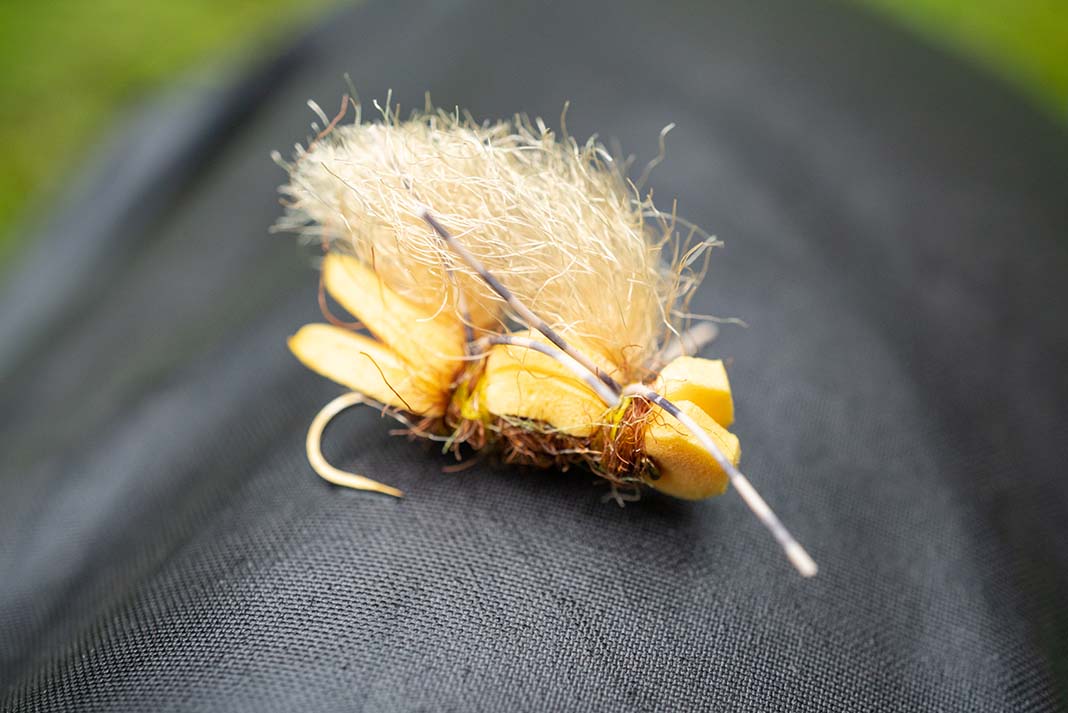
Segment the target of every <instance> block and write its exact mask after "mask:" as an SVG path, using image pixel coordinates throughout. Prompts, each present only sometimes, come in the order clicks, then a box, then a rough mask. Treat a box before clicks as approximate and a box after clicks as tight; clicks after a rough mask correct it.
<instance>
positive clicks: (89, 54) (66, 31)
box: [0, 0, 1068, 264]
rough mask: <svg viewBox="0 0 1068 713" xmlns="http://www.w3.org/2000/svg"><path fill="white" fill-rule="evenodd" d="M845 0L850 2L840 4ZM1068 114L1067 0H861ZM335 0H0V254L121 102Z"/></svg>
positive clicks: (261, 47)
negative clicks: (1, 155) (0, 150)
mask: <svg viewBox="0 0 1068 713" xmlns="http://www.w3.org/2000/svg"><path fill="white" fill-rule="evenodd" d="M841 1H843V2H846V1H848V0H841ZM855 1H856V2H859V3H861V4H864V5H867V6H869V7H870V8H871V11H873V12H877V13H881V14H884V15H886V16H887V17H889V18H891V19H892V21H895V22H899V23H901V24H903V25H905V26H906V27H908V28H910V29H911V30H913V31H915V32H916V33H918V34H920V35H922V36H924V37H926V38H927V39H928V41H930V42H934V43H937V44H941V45H944V46H947V47H949V48H951V49H952V50H953V51H955V52H957V53H959V54H961V55H962V56H965V57H967V58H969V59H970V60H971V61H974V62H976V63H979V64H981V65H983V66H985V67H986V69H987V70H988V71H991V72H993V73H996V74H999V75H1001V76H1003V77H1005V78H1006V79H1007V80H1009V81H1010V82H1013V83H1015V84H1016V85H1017V86H1019V87H1020V88H1021V89H1022V90H1023V91H1024V93H1025V95H1026V96H1029V97H1030V98H1031V100H1032V101H1034V102H1035V103H1037V104H1038V105H1039V106H1042V107H1043V108H1044V109H1046V110H1047V111H1049V112H1050V113H1052V114H1053V115H1054V116H1055V117H1057V119H1058V120H1059V121H1064V120H1065V119H1066V118H1068V2H1065V1H1064V0H1017V1H1015V2H1013V1H1012V0H1000V1H999V0H970V1H963V0H855ZM328 4H330V0H214V1H213V0H180V1H175V2H171V1H169V0H140V1H138V0H94V1H93V2H87V1H86V0H50V1H48V2H38V3H34V2H8V3H2V4H0V97H3V101H0V146H3V147H4V161H3V162H2V163H0V264H3V263H4V262H6V261H9V260H10V259H11V258H12V256H13V255H15V254H16V253H17V251H18V249H19V247H20V246H21V245H22V244H23V242H24V241H20V232H21V231H19V230H18V227H17V226H19V225H20V224H22V223H23V222H24V221H25V219H26V218H27V217H28V216H31V215H34V214H44V213H46V212H47V210H48V201H49V198H50V197H51V196H54V195H56V194H57V192H58V191H59V190H60V188H61V187H62V185H63V184H64V181H65V179H66V178H67V177H68V176H70V175H71V174H73V173H74V172H76V171H77V170H78V166H79V164H80V162H81V161H82V160H83V158H84V157H85V155H86V153H87V150H88V148H89V147H91V146H92V145H93V144H94V142H95V141H96V140H97V139H98V138H99V137H101V136H102V135H103V134H104V133H105V132H106V129H107V127H108V126H109V125H110V124H112V123H113V122H115V120H116V118H117V117H119V116H120V115H121V112H122V111H123V110H124V109H127V108H129V107H131V106H133V105H135V104H136V102H137V101H138V100H139V99H141V98H143V97H145V96H147V95H149V94H150V93H151V92H152V91H153V90H156V89H158V88H159V87H160V86H161V85H163V84H165V83H166V82H167V81H168V80H173V79H174V78H176V77H181V76H183V75H185V74H186V73H188V72H190V71H191V70H193V69H194V68H207V71H208V72H209V75H210V71H211V69H210V68H212V67H217V68H218V67H225V66H228V65H232V64H233V63H234V62H241V61H250V60H251V59H253V58H254V57H255V56H257V55H259V54H262V53H264V52H268V51H270V49H271V48H272V47H274V46H276V45H277V44H278V43H280V42H284V41H285V40H286V38H287V37H288V36H291V35H292V33H293V32H294V27H299V26H301V25H302V24H304V23H307V22H311V21H313V20H314V18H315V16H317V15H318V14H319V13H320V12H321V11H322V9H323V7H325V6H327V5H328Z"/></svg>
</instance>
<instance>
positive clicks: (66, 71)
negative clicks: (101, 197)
mask: <svg viewBox="0 0 1068 713" xmlns="http://www.w3.org/2000/svg"><path fill="white" fill-rule="evenodd" d="M329 4H331V0H173V1H170V0H140V1H138V0H93V1H92V2H86V0H46V1H45V2H15V1H10V0H9V1H7V2H0V97H2V98H3V100H2V101H0V146H3V147H4V161H3V162H2V163H0V264H3V263H4V262H6V261H7V260H8V259H10V257H11V256H12V254H13V253H14V252H15V247H16V245H19V244H20V242H21V241H20V240H19V236H18V235H16V234H15V232H14V231H15V229H16V225H17V224H18V221H19V220H20V219H21V218H23V217H24V216H25V213H26V212H27V210H28V209H30V210H32V212H35V213H41V212H44V211H46V210H47V206H45V205H43V202H44V200H45V199H47V197H48V196H50V195H54V194H55V193H56V192H57V191H59V190H60V188H61V187H62V185H63V184H64V182H65V181H66V179H67V177H68V176H69V175H70V174H71V173H72V172H74V171H76V170H77V169H78V167H79V164H80V162H81V160H82V159H83V158H84V156H85V154H86V152H87V148H88V147H90V146H91V145H92V144H93V142H94V141H95V140H97V139H99V138H100V137H101V136H102V135H103V134H104V132H105V130H106V128H107V127H108V125H109V124H111V123H112V122H113V121H114V120H115V117H116V115H117V113H118V112H121V111H123V110H124V109H126V108H128V107H130V106H131V105H133V104H134V103H136V101H137V100H138V99H141V98H144V97H145V96H147V95H149V94H150V93H151V92H152V91H153V90H155V89H157V88H158V87H160V86H161V85H163V84H165V83H166V82H167V81H168V80H171V79H173V78H175V77H177V76H181V74H182V73H184V72H188V71H191V70H192V69H193V68H195V67H199V66H202V65H204V64H205V63H212V62H220V63H221V62H225V61H229V60H233V61H241V60H249V59H251V58H252V57H253V56H254V55H255V54H257V53H258V52H260V51H263V50H266V49H269V48H270V47H271V46H272V44H273V43H274V42H276V41H284V40H285V37H284V36H283V33H284V32H285V31H286V30H289V31H290V32H292V30H293V28H294V26H298V27H299V25H300V23H301V22H307V21H311V20H312V18H313V17H314V16H315V15H316V14H318V13H319V12H321V10H322V8H323V7H324V6H327V5H329Z"/></svg>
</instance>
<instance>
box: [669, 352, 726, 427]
mask: <svg viewBox="0 0 1068 713" xmlns="http://www.w3.org/2000/svg"><path fill="white" fill-rule="evenodd" d="M658 386H659V388H658V391H659V392H660V393H661V394H663V395H664V396H665V397H667V398H668V399H669V400H670V401H674V402H676V403H677V402H679V401H689V402H691V403H694V404H696V405H697V406H699V407H700V409H701V410H702V411H704V412H705V413H706V414H708V415H709V416H711V417H712V419H713V420H714V421H715V422H716V423H718V424H719V425H720V426H723V427H724V428H729V427H730V425H731V424H732V423H734V399H733V398H732V397H731V385H730V381H728V380H727V370H726V369H725V368H724V367H723V362H722V361H720V360H719V359H700V358H697V357H689V356H681V357H679V358H677V359H674V360H672V361H671V363H669V364H668V365H667V366H665V367H664V368H663V369H662V370H661V371H660V381H659V382H658Z"/></svg>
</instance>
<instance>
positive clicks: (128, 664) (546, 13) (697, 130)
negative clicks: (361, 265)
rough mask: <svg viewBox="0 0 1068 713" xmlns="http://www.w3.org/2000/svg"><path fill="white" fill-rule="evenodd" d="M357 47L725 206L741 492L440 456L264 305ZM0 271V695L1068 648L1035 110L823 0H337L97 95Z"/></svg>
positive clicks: (362, 684)
mask: <svg viewBox="0 0 1068 713" xmlns="http://www.w3.org/2000/svg"><path fill="white" fill-rule="evenodd" d="M346 72H348V73H350V74H351V76H352V79H353V82H354V84H355V86H356V87H357V88H358V89H359V90H360V92H361V95H362V96H363V97H364V98H365V99H369V98H379V99H382V98H384V97H385V95H386V91H387V90H389V89H392V90H393V97H394V99H395V100H398V101H400V102H401V103H402V106H403V107H412V106H421V105H422V103H423V93H424V91H425V90H430V91H431V92H432V95H433V97H434V99H435V101H436V102H437V103H439V104H444V105H446V106H451V105H454V104H455V105H459V106H462V107H467V108H469V109H470V110H471V111H472V113H473V114H474V115H475V116H477V117H500V116H508V115H510V114H511V113H513V112H517V111H523V112H529V113H532V114H540V115H542V116H545V117H546V118H547V119H548V120H550V123H555V122H554V120H555V119H556V117H558V116H559V113H560V110H561V108H562V107H563V104H564V102H565V101H566V100H571V102H572V104H571V110H570V113H569V115H568V118H567V122H568V128H569V130H570V131H571V132H572V133H573V134H575V135H578V136H587V135H589V134H590V133H592V132H595V131H596V132H599V134H600V135H601V136H602V137H605V138H607V139H612V138H616V139H618V140H619V141H620V142H621V144H622V146H623V147H624V148H625V149H626V150H627V151H633V152H635V153H636V154H637V155H638V157H639V162H644V161H646V160H649V159H651V158H653V157H654V156H655V154H656V146H657V135H658V132H659V131H660V129H661V128H662V127H663V126H664V125H666V124H668V123H670V122H675V123H676V124H677V126H678V128H677V129H676V130H675V131H674V132H673V133H672V134H671V136H670V137H669V142H668V157H667V161H666V162H665V163H664V164H663V165H662V166H661V167H660V168H659V169H658V170H657V171H656V173H655V174H654V177H653V181H652V185H653V186H654V188H655V190H656V195H657V196H659V197H660V200H661V201H667V200H670V198H669V197H672V196H677V197H678V199H679V206H680V212H681V213H682V214H683V215H685V216H687V217H688V218H690V219H692V220H694V221H696V222H697V223H699V224H701V225H702V226H704V227H706V228H708V229H709V230H711V231H712V232H713V233H715V234H717V235H718V236H720V237H721V238H722V239H723V240H724V241H725V242H726V247H725V248H724V249H721V250H719V251H717V252H716V253H715V256H714V260H713V265H712V269H711V272H710V274H709V277H708V280H707V284H706V285H705V286H704V287H703V288H702V290H701V291H700V293H699V295H698V297H697V299H696V301H695V303H694V310H695V311H697V312H704V313H712V314H716V315H722V316H739V317H742V318H744V319H745V320H746V321H747V322H748V323H749V325H750V327H749V328H748V329H742V328H739V327H732V326H725V327H724V328H723V330H722V332H721V336H720V338H719V339H718V340H717V341H716V342H715V343H714V344H713V345H712V346H711V347H710V348H709V350H708V351H707V352H706V355H709V356H712V355H714V356H717V357H722V358H725V359H729V360H730V362H729V364H730V366H729V368H730V373H731V377H732V383H733V386H734V389H735V394H736V398H737V403H738V422H737V428H736V430H737V433H738V434H739V436H740V437H741V440H742V444H743V449H744V456H743V465H744V467H745V470H746V471H747V473H748V474H749V475H750V477H751V478H752V480H753V481H754V483H755V484H756V485H757V487H759V488H760V489H761V491H762V492H763V494H764V495H765V497H766V498H767V500H768V501H769V502H770V503H771V504H772V505H773V506H774V507H775V508H776V509H777V511H778V512H779V514H780V515H781V517H782V518H783V520H784V521H785V522H786V523H787V524H788V525H789V526H790V527H791V528H792V530H793V531H794V532H795V533H796V535H797V536H798V538H799V539H800V540H802V541H803V542H804V543H805V544H806V545H807V546H808V547H809V548H810V549H811V551H812V552H813V554H814V555H815V557H816V559H817V560H818V561H819V563H820V565H821V567H822V570H821V573H820V575H819V576H818V577H817V578H815V579H814V580H811V581H805V580H802V579H801V578H799V577H798V576H796V574H795V573H794V572H793V571H792V570H791V569H790V568H789V566H788V564H787V563H786V561H785V560H784V559H783V557H782V555H781V553H780V552H779V551H778V550H777V549H776V547H775V546H774V544H773V542H772V540H771V539H770V537H769V536H768V535H767V533H765V532H764V531H762V530H761V529H760V527H759V526H758V524H757V523H756V522H755V520H754V519H753V518H752V517H751V515H750V514H749V512H748V511H747V510H746V509H745V507H744V506H743V505H742V503H741V502H740V501H739V500H738V498H737V497H736V496H734V495H733V494H728V495H726V496H725V497H723V498H721V499H719V500H716V501H712V502H705V503H686V502H677V501H673V500H670V499H668V498H664V497H658V496H655V495H653V496H650V497H647V498H645V499H644V500H643V501H641V502H640V503H637V504H633V505H628V506H627V507H626V508H625V509H620V508H618V507H616V506H615V505H608V504H603V503H602V502H601V495H602V494H603V492H604V491H603V489H599V488H597V487H595V486H594V485H593V484H592V478H591V477H588V476H586V475H583V474H577V473H573V472H572V473H567V474H561V473H552V472H549V473H543V472H525V471H518V470H514V469H509V468H505V467H500V466H495V465H493V464H488V463H487V464H480V465H478V466H476V467H474V468H471V469H470V470H467V471H464V472H462V473H453V474H446V473H443V472H442V471H441V469H442V467H443V466H444V465H446V464H447V463H448V462H449V461H447V460H446V459H445V458H444V457H443V456H441V455H440V454H439V453H437V452H435V451H434V450H433V449H431V448H427V447H424V446H422V445H420V444H417V443H410V442H408V441H406V440H404V439H402V438H397V437H393V436H390V435H389V431H390V429H391V428H392V427H393V425H392V424H391V423H390V422H389V421H386V420H383V419H381V418H380V417H378V416H377V414H375V413H373V412H369V411H364V412H354V413H349V414H346V415H345V416H343V417H342V418H340V419H339V420H338V421H337V423H336V425H335V426H333V427H332V428H331V430H330V432H329V436H328V439H327V441H328V444H327V455H328V456H329V457H330V458H331V459H332V461H334V462H336V463H338V464H340V465H342V466H344V467H347V468H351V469H355V470H358V471H359V472H362V473H366V474H368V475H370V476H371V477H373V478H375V479H378V480H381V481H383V482H387V483H390V484H392V485H396V486H398V487H400V488H402V489H403V490H404V491H405V492H406V493H408V498H407V499H405V500H403V501H395V500H391V499H387V498H382V497H375V496H369V495H361V494H355V493H350V492H343V491H340V490H337V489H334V488H331V487H330V486H328V485H326V484H325V483H323V482H322V481H320V480H319V479H318V478H316V477H315V476H314V474H313V473H312V472H311V471H310V469H309V467H308V465H307V463H306V461H305V457H304V445H303V444H304V432H305V428H306V427H307V425H308V423H309V421H310V419H311V418H312V416H313V415H314V414H315V412H316V411H317V410H318V408H319V407H320V406H321V405H322V404H323V403H325V402H326V401H327V400H328V399H329V398H331V397H332V395H334V394H336V393H339V390H338V388H336V387H335V386H333V385H331V384H329V383H326V382H325V381H324V380H322V379H320V378H318V377H316V376H314V375H313V374H311V373H309V372H307V371H306V370H305V369H303V368H302V367H301V366H299V364H298V363H297V362H296V361H295V359H293V358H292V357H291V356H290V355H289V354H288V352H287V351H286V349H285V338H286V337H287V336H288V335H289V334H291V333H293V331H295V330H296V329H297V328H298V327H299V326H300V325H301V324H303V323H305V322H308V321H314V320H316V319H318V311H317V307H316V299H315V288H316V274H315V272H314V271H313V269H312V266H311V260H310V253H309V252H307V251H303V250H301V249H299V248H298V247H297V245H296V242H295V241H294V240H293V239H291V238H290V237H289V236H281V235H272V234H269V233H268V227H269V226H270V225H271V223H272V222H273V221H274V219H275V218H276V217H277V216H278V215H279V213H280V210H281V209H280V207H279V205H278V201H277V196H276V193H275V189H276V187H277V186H278V185H279V184H280V183H281V182H283V180H284V174H283V172H282V171H281V170H279V169H277V168H276V167H275V166H274V165H273V164H272V163H271V161H270V159H269V153H270V151H271V150H272V149H280V150H282V151H283V153H285V152H286V151H287V147H289V146H291V145H292V144H293V143H294V142H295V141H298V140H303V139H304V138H305V137H306V136H308V134H309V131H310V129H309V128H308V125H309V123H310V122H311V121H312V120H313V119H314V116H313V115H312V114H311V113H310V112H309V111H308V110H307V107H306V106H305V100H307V99H308V98H313V99H315V100H316V101H318V102H319V103H320V104H321V105H322V106H323V107H325V108H327V111H330V110H331V109H332V108H333V107H336V106H337V105H338V102H339V100H340V96H341V94H342V92H344V91H345V84H344V80H343V75H344V73H346ZM79 186H80V187H79V188H77V189H76V191H75V192H74V194H73V197H72V198H71V199H70V200H69V201H68V202H67V203H66V204H65V207H63V208H62V210H60V211H59V212H58V213H57V215H56V217H55V218H54V220H53V221H52V223H50V227H49V228H48V229H47V230H46V232H47V233H48V234H47V235H45V236H44V237H43V238H42V240H41V241H40V242H39V243H38V247H37V248H36V251H35V252H34V253H32V254H30V255H29V257H28V258H27V262H26V263H25V265H24V266H23V268H22V269H21V270H20V271H18V272H17V273H15V274H14V275H11V276H9V279H8V281H7V284H6V286H5V288H4V289H5V292H4V294H3V299H2V300H0V342H2V347H0V375H2V376H0V403H2V404H3V409H2V413H0V463H2V469H0V710H3V711H90V710H91V711H142V710H160V711H294V710H324V711H327V710H329V711H336V710H374V711H393V710H397V711H407V710H432V711H437V710H456V711H461V710H462V711H468V710H479V711H497V710H530V711H542V710H591V711H645V710H752V711H826V710H843V711H897V710H945V711H1010V710H1011V711H1040V710H1054V709H1056V708H1057V706H1058V704H1059V702H1061V701H1062V699H1061V698H1059V696H1061V695H1063V692H1064V684H1065V681H1066V677H1068V644H1066V642H1068V614H1066V613H1065V612H1066V611H1068V610H1066V609H1065V606H1064V602H1065V595H1066V593H1068V589H1066V586H1065V585H1066V579H1068V540H1066V536H1065V529H1064V527H1065V523H1066V522H1068V485H1066V483H1065V479H1064V476H1065V465H1066V463H1068V457H1066V456H1068V439H1066V438H1065V435H1064V423H1065V416H1066V412H1065V411H1066V404H1068V379H1066V378H1065V372H1064V369H1065V364H1068V330H1066V328H1065V316H1064V315H1065V312H1066V309H1068V288H1066V284H1065V282H1066V281H1065V275H1068V242H1066V241H1065V237H1066V236H1068V200H1066V196H1068V135H1066V132H1065V131H1064V129H1063V128H1062V127H1059V126H1057V125H1056V124H1054V123H1053V122H1051V121H1048V120H1047V119H1045V118H1044V117H1042V116H1040V115H1038V114H1036V113H1035V112H1033V111H1032V110H1031V109H1030V108H1028V107H1027V106H1026V105H1025V104H1024V103H1023V102H1022V101H1021V100H1020V98H1019V97H1018V96H1017V95H1015V94H1014V93H1013V92H1012V91H1010V90H1009V89H1007V88H1005V87H1003V86H1002V85H1000V84H998V83H997V82H996V81H994V80H992V79H988V78H986V77H983V76H980V75H979V74H978V73H976V72H974V71H972V70H971V69H968V68H966V67H963V66H961V65H960V64H958V63H957V62H955V61H954V60H951V59H949V58H947V57H945V56H943V55H942V54H941V53H940V52H937V51H935V50H932V49H930V48H928V47H926V46H923V45H920V44H919V43H917V42H916V41H914V40H913V39H911V38H909V37H907V36H905V35H904V34H902V33H900V32H898V31H897V30H894V29H891V28H889V27H887V26H885V25H884V24H883V23H882V22H881V21H880V20H879V19H877V18H876V17H874V16H869V15H867V14H865V13H864V12H862V11H860V10H857V9H856V8H851V7H846V6H841V5H838V4H818V3H793V2H787V1H786V0H763V1H762V2H758V3H754V2H748V1H747V2H742V1H741V0H738V1H729V2H723V3H716V4H708V3H697V2H683V1H682V0H675V1H672V2H667V3H650V2H638V1H636V0H635V1H633V2H632V1H630V0H622V1H620V0H614V1H613V2H608V1H607V0H605V1H604V2H594V3H578V4H573V3H569V2H546V3H542V2H539V3H497V2H492V1H491V0H480V1H473V2H454V3H443V2H431V1H429V0H427V1H426V2H421V1H419V0H411V1H409V2H400V3H387V2H384V1H382V2H377V3H371V4H369V5H366V6H364V7H360V8H356V9H350V10H344V11H340V12H338V13H337V14H335V15H334V16H332V17H331V18H330V19H329V21H328V22H326V23H324V24H323V25H322V26H321V27H320V28H319V29H317V30H315V31H314V32H313V33H312V34H311V35H309V36H308V37H306V38H305V39H304V40H303V41H301V42H299V43H298V44H296V45H295V46H294V47H293V48H292V49H291V50H289V51H288V52H286V53H285V54H284V55H283V56H282V58H281V59H279V60H277V61H275V62H273V63H272V64H271V65H270V66H269V67H267V68H266V69H264V70H263V71H261V72H259V73H256V74H254V75H253V76H252V77H251V78H249V79H246V80H244V81H242V82H240V83H238V84H236V85H234V86H233V87H231V88H230V89H229V90H228V91H225V92H204V93H193V94H192V95H188V96H185V97H178V98H172V99H171V100H169V103H166V104H163V105H160V107H158V108H157V110H155V111H153V112H152V113H151V114H149V115H148V116H146V117H145V118H144V120H142V121H140V122H133V123H132V124H131V125H130V126H129V127H128V128H127V129H126V131H125V133H124V137H123V141H121V142H119V143H118V145H117V147H116V149H115V150H114V152H113V153H111V154H109V155H108V156H107V157H106V158H104V159H102V161H101V163H100V165H99V168H98V170H97V172H96V173H94V174H92V175H91V176H90V177H88V178H86V179H84V180H83V181H82V182H81V183H80V184H79Z"/></svg>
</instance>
